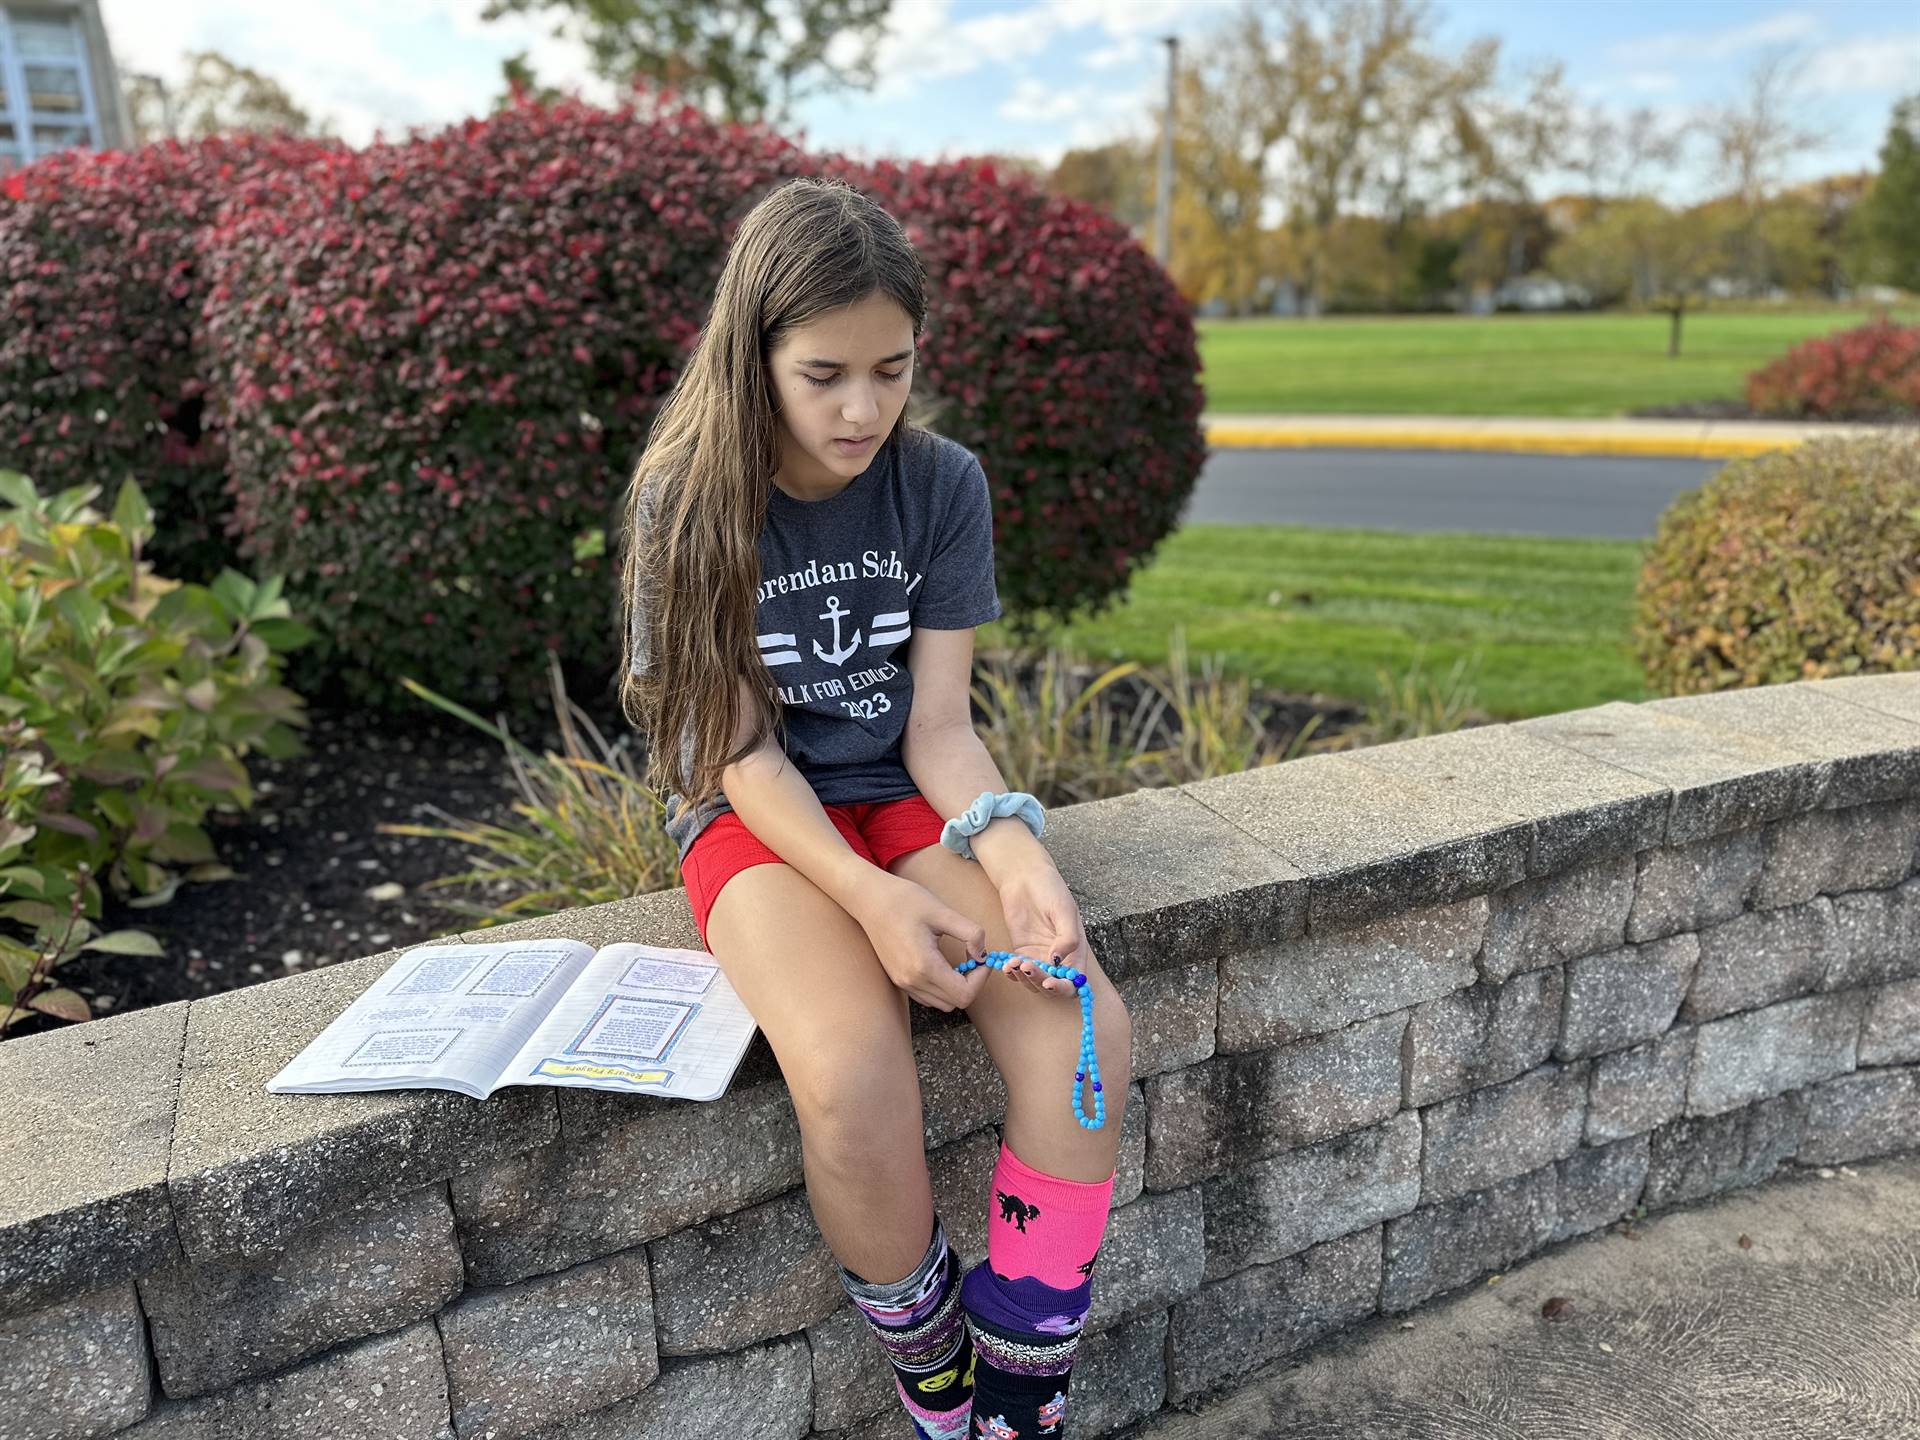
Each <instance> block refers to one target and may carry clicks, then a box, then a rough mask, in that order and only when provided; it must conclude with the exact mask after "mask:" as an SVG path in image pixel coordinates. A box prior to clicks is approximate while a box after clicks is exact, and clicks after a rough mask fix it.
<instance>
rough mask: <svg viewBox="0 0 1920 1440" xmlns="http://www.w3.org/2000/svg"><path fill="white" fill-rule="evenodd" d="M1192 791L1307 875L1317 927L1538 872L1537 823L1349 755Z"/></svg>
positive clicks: (1476, 891)
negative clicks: (1534, 857)
mask: <svg viewBox="0 0 1920 1440" xmlns="http://www.w3.org/2000/svg"><path fill="white" fill-rule="evenodd" d="M1182 789H1183V790H1184V791H1185V793H1187V794H1188V795H1191V796H1192V797H1193V798H1194V799H1196V800H1198V801H1199V802H1200V803H1201V804H1203V805H1205V806H1207V808H1208V809H1210V810H1213V811H1214V812H1215V813H1216V814H1218V815H1220V816H1221V817H1222V818H1223V819H1226V820H1228V821H1230V822H1231V823H1233V824H1235V825H1237V826H1239V827H1240V828H1241V829H1242V830H1244V831H1246V832H1247V833H1248V834H1249V835H1251V836H1253V837H1254V838H1255V839H1256V840H1258V841H1260V842H1261V843H1262V844H1264V845H1266V846H1267V847H1268V848H1269V849H1271V850H1272V851H1273V852H1274V853H1275V854H1276V855H1278V856H1280V857H1281V858H1283V859H1284V860H1286V861H1287V862H1288V863H1289V864H1291V865H1293V866H1295V867H1296V868H1297V869H1298V870H1299V871H1300V872H1301V873H1303V874H1304V875H1306V877H1307V926H1308V928H1309V929H1310V930H1311V929H1319V928H1321V927H1324V926H1331V925H1351V924H1358V923H1359V922H1361V921H1364V920H1373V919H1377V918H1379V917H1380V916H1383V915H1392V914H1396V913H1398V912H1400V911H1403V910H1411V909H1414V908H1417V907H1419V906H1422V905H1439V904H1445V903H1446V902H1448V901H1452V900H1459V899H1462V898H1464V897H1465V896H1468V895H1484V894H1486V893H1487V892H1488V891H1490V890H1499V889H1502V888H1504V887H1506V886H1508V885H1511V884H1513V883H1514V882H1515V881H1517V880H1520V879H1522V878H1524V876H1525V875H1526V873H1527V857H1528V855H1529V853H1530V849H1531V836H1532V829H1533V824H1532V822H1531V821H1529V820H1524V819H1521V818H1520V817H1519V816H1515V815H1509V814H1507V813H1506V812H1504V811H1501V810H1496V809H1494V808H1492V807H1490V806H1487V805H1485V804H1482V803H1479V802H1476V801H1473V800H1470V799H1468V798H1467V797H1465V796H1462V795H1459V794H1456V793H1453V792H1452V791H1450V790H1447V789H1443V788H1440V787H1438V786H1436V785H1432V784H1427V783H1424V782H1421V781H1418V780H1413V779H1409V778H1407V777H1405V776H1400V775H1394V774H1391V773H1389V772H1388V771H1386V770H1383V769H1381V768H1379V767H1378V766H1373V765H1361V764H1359V763H1358V762H1356V761H1354V760H1352V759H1350V758H1348V757H1346V756H1342V755H1332V754H1327V755H1310V756H1307V757H1305V758H1304V759H1299V760H1289V761H1286V762H1285V763H1283V764H1279V765H1269V766H1265V767H1263V768H1261V769H1258V770H1249V771H1244V772H1242V773H1240V774H1237V775H1221V776H1216V777H1215V778H1213V779H1211V780H1202V781H1199V782H1197V783H1195V784H1191V785H1186V786H1183V787H1182Z"/></svg>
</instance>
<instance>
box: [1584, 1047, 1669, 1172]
mask: <svg viewBox="0 0 1920 1440" xmlns="http://www.w3.org/2000/svg"><path fill="white" fill-rule="evenodd" d="M1693 1038H1694V1032H1693V1027H1692V1026H1691V1025H1679V1026H1676V1027H1675V1028H1674V1029H1672V1030H1670V1031H1668V1032H1667V1033H1666V1034H1665V1035H1660V1036H1656V1037H1655V1038H1654V1039H1652V1040H1648V1041H1646V1042H1644V1043H1643V1044H1640V1045H1635V1046H1634V1047H1633V1048H1632V1049H1630V1050H1616V1051H1614V1052H1613V1053H1612V1054H1609V1055H1600V1056H1596V1057H1595V1058H1594V1062H1593V1077H1592V1080H1591V1082H1590V1084H1589V1086H1588V1091H1587V1131H1586V1143H1587V1144H1589V1145H1605V1144H1607V1143H1608V1142H1610V1141H1614V1140H1619V1139H1622V1138H1623V1137H1625V1136H1629V1135H1637V1134H1640V1133H1641V1132H1643V1131H1648V1130H1651V1129H1653V1128H1654V1127H1655V1126H1656V1125H1664V1124H1666V1123H1667V1122H1668V1121H1669V1120H1672V1119H1675V1118H1676V1117H1678V1116H1680V1115H1683V1114H1685V1113H1686V1108H1687V1074H1688V1072H1689V1071H1690V1070H1691V1069H1692V1068H1693Z"/></svg>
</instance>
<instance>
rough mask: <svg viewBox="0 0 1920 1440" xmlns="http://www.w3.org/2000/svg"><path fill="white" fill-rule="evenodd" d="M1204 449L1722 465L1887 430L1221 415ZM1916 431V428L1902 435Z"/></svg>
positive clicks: (1210, 422) (1783, 423)
mask: <svg viewBox="0 0 1920 1440" xmlns="http://www.w3.org/2000/svg"><path fill="white" fill-rule="evenodd" d="M1200 423H1201V425H1202V426H1203V427H1204V429H1205V431H1206V436H1207V443H1208V444H1209V445H1214V446H1220V447H1228V446H1233V447H1240V446H1251V447H1256V448H1260V447H1275V446H1280V447H1294V446H1330V447H1335V448H1339V449H1369V450H1371V449H1395V450H1401V449H1412V450H1520V451H1531V452H1535V453H1544V454H1551V455H1679V456H1688V457H1692V458H1694V459H1702V460H1720V459H1726V458H1728V457H1730V456H1734V455H1752V454H1755V453H1757V452H1759V451H1762V450H1777V449H1780V448H1781V447H1783V446H1787V445H1797V444H1799V443H1800V442H1801V441H1802V440H1807V439H1811V438H1812V437H1814V436H1816V435H1838V434H1862V433H1865V434H1873V433H1880V432H1883V431H1885V430H1886V429H1887V428H1888V427H1886V426H1884V425H1848V424H1843V423H1840V422H1838V421H1830V422H1822V423H1818V424H1803V423H1799V422H1795V421H1788V420H1656V419H1624V418H1604V417H1603V418H1596V419H1589V420H1581V419H1564V418H1556V417H1547V416H1534V415H1509V416H1500V415H1224V414H1214V413H1208V414H1204V415H1202V416H1201V417H1200ZM1902 428H1907V429H1913V430H1916V431H1920V426H1915V427H1902Z"/></svg>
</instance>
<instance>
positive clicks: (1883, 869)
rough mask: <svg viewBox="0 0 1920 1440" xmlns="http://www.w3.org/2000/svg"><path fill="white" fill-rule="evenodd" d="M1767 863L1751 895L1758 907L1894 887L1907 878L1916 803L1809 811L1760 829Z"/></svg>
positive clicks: (1917, 819) (1919, 813) (1918, 813)
mask: <svg viewBox="0 0 1920 1440" xmlns="http://www.w3.org/2000/svg"><path fill="white" fill-rule="evenodd" d="M1766 836H1767V846H1766V849H1767V858H1766V864H1765V866H1764V868H1763V869H1762V870H1761V872H1760V879H1759V881H1758V882H1757V883H1756V884H1755V886H1754V890H1753V897H1752V903H1753V904H1754V905H1755V906H1758V907H1768V908H1770V907H1772V906H1775V905H1797V904H1800V903H1802V902H1803V901H1807V900H1811V899H1812V898H1813V897H1814V896H1815V895H1820V894H1829V895H1832V894H1838V893H1840V892H1842V891H1846V890H1875V889H1881V888H1884V887H1885V886H1888V885H1898V884H1899V883H1900V882H1901V881H1902V880H1904V879H1906V878H1907V876H1908V875H1910V874H1912V873H1913V856H1914V849H1915V847H1916V846H1917V845H1920V800H1915V799H1907V800H1889V801H1884V802H1882V803H1880V804H1874V805H1853V806H1849V807H1848V808H1846V809H1844V810H1810V811H1808V812H1807V813H1806V814H1805V815H1789V816H1787V817H1786V818H1785V819H1784V820H1777V821H1775V822H1774V823H1773V824H1772V825H1769V826H1767V827H1766Z"/></svg>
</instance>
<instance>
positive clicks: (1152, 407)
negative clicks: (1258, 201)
mask: <svg viewBox="0 0 1920 1440" xmlns="http://www.w3.org/2000/svg"><path fill="white" fill-rule="evenodd" d="M828 170H829V173H832V174H835V175H837V176H839V177H840V178H843V179H845V180H846V181H847V182H848V183H850V184H853V185H857V186H859V187H861V188H862V189H865V190H867V191H868V192H869V193H870V194H872V195H873V196H874V197H875V198H876V199H878V200H879V201H880V202H881V203H882V204H883V205H885V206H886V207H887V208H888V209H889V210H891V211H892V212H893V213H894V215H896V216H897V217H898V218H899V220H900V222H901V224H902V226H903V227H904V228H905V229H906V231H907V234H908V236H909V238H911V239H912V241H913V243H914V247H915V248H916V249H917V250H919V252H920V254H921V257H922V258H923V259H924V260H925V262H926V267H927V274H928V278H929V280H930V282H931V285H930V290H931V294H930V297H929V298H930V313H929V314H928V317H927V337H926V340H925V342H924V344H923V346H922V350H921V357H920V361H919V364H920V368H919V370H918V371H916V374H915V381H914V384H915V387H916V389H919V388H920V387H922V386H926V387H928V388H930V389H931V390H932V391H933V392H934V393H935V394H936V395H937V396H938V398H939V401H940V404H941V410H940V414H939V416H938V418H937V420H936V422H935V425H936V428H937V429H939V430H940V431H941V433H943V434H945V435H948V436H950V437H952V438H953V439H955V440H958V441H960V442H961V443H962V444H964V445H966V446H967V447H968V448H970V449H972V450H973V451H974V452H975V453H976V454H977V455H979V457H980V462H981V464H982V465H983V466H984V467H985V469H986V472H987V477H988V479H989V481H990V482H991V483H992V486H993V494H994V520H995V557H994V558H995V561H996V563H997V568H998V569H999V571H1000V572H1001V574H1000V591H1001V596H1002V599H1003V602H1004V604H1005V606H1006V609H1007V612H1008V615H1009V618H1010V622H1011V623H1013V624H1014V628H1015V629H1016V630H1024V629H1027V628H1028V627H1029V625H1031V624H1034V623H1037V621H1038V620H1039V618H1040V617H1042V616H1051V617H1053V618H1057V619H1062V620H1064V619H1065V618H1067V617H1068V616H1069V615H1071V614H1072V613H1074V612H1075V611H1082V610H1091V611H1093V612H1095V613H1097V612H1098V611H1099V610H1100V609H1102V608H1104V606H1105V605H1107V604H1108V603H1110V602H1111V601H1113V600H1114V599H1115V598H1117V597H1118V596H1119V595H1121V594H1122V593H1124V591H1125V589H1126V583H1127V580H1128V578H1129V576H1130V573H1131V572H1132V571H1133V570H1135V569H1138V568H1140V567H1141V566H1143V565H1145V564H1146V563H1147V561H1148V560H1149V559H1151V558H1152V552H1153V549H1154V547H1155V546H1156V545H1158V544H1159V542H1160V540H1161V539H1162V538H1163V537H1164V536H1165V535H1166V534H1167V533H1168V532H1169V531H1171V530H1172V529H1173V528H1174V526H1175V525H1176V524H1177V522H1178V520H1179V515H1180V511H1181V509H1182V507H1183V506H1185V504H1186V502H1187V497H1188V496H1189V494H1190V493H1191V492H1192V490H1193V484H1194V480H1195V479H1196V478H1197V477H1198V475H1199V473H1200V465H1201V462H1202V461H1203V460H1204V459H1205V455H1206V442H1205V439H1204V437H1203V435H1202V433H1201V430H1200V424H1199V419H1200V411H1201V408H1202V403H1203V400H1204V394H1203V392H1202V389H1201V386H1200V382H1199V378H1198V376H1199V369H1200V360H1199V354H1198V352H1197V350H1196V348H1195V340H1194V328H1193V321H1192V318H1191V314H1190V312H1189V310H1188V309H1187V307H1186V305H1185V304H1184V302H1183V301H1182V300H1181V298H1180V295H1179V293H1178V292H1177V291H1176V290H1175V288H1174V286H1173V283H1172V281H1171V280H1170V279H1169V278H1168V277H1167V274H1166V272H1165V271H1164V270H1163V269H1161V267H1160V266H1159V264H1158V263H1157V262H1156V261H1155V260H1154V259H1153V258H1152V257H1151V256H1150V255H1148V254H1147V252H1146V251H1144V250H1142V249H1141V248H1140V246H1139V244H1138V243H1136V241H1135V240H1134V238H1133V236H1132V235H1131V234H1130V233H1129V232H1128V231H1127V229H1126V227H1125V226H1123V225H1122V224H1120V222H1119V221H1117V220H1115V219H1113V218H1112V217H1111V216H1109V215H1107V214H1106V213H1105V212H1103V211H1100V210H1097V209H1094V208H1093V207H1092V206H1089V205H1085V204H1082V203H1080V202H1079V201H1076V200H1069V199H1065V198H1063V197H1060V196H1056V195H1053V194H1050V193H1048V192H1047V191H1045V190H1043V189H1040V188H1039V187H1038V186H1036V185H1035V184H1034V183H1033V182H1032V181H1031V180H1030V179H1028V178H1027V177H1026V176H1024V175H1018V174H1014V175H1008V176H997V175H996V174H995V173H994V171H993V170H992V169H991V167H989V166H984V165H978V164H973V163H969V162H950V163H945V164H938V165H925V164H914V165H908V166H905V167H901V166H897V165H893V164H889V163H884V162H883V163H880V164H877V165H873V166H867V167H856V166H853V165H851V164H846V163H835V164H831V165H830V166H829V167H828Z"/></svg>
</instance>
